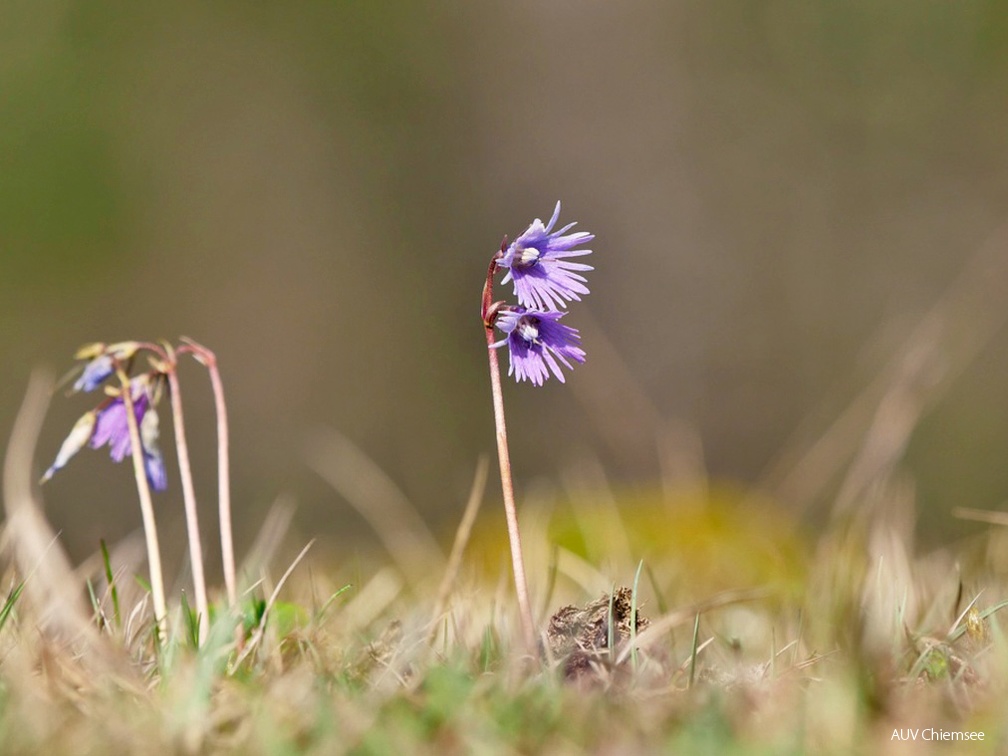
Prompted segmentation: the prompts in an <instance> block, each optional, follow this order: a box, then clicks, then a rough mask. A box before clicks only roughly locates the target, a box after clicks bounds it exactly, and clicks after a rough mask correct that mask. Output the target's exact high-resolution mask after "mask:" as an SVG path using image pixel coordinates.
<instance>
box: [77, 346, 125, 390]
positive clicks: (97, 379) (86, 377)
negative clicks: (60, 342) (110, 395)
mask: <svg viewBox="0 0 1008 756" xmlns="http://www.w3.org/2000/svg"><path fill="white" fill-rule="evenodd" d="M139 346H140V345H139V344H138V343H137V342H135V341H120V342H118V343H116V344H109V345H105V344H103V343H100V342H99V343H96V344H88V345H86V346H83V347H81V348H80V349H79V350H77V359H79V360H82V359H86V360H88V362H87V364H86V365H84V372H83V373H81V375H80V377H79V378H78V379H77V381H76V383H74V386H73V387H74V391H94V390H95V389H96V388H98V387H99V386H100V385H101V384H102V383H104V382H105V379H106V378H108V377H109V376H110V375H112V373H114V372H115V363H116V360H118V361H120V362H122V361H124V360H128V359H129V358H130V357H132V356H133V355H134V354H136V351H137V349H138V348H139Z"/></svg>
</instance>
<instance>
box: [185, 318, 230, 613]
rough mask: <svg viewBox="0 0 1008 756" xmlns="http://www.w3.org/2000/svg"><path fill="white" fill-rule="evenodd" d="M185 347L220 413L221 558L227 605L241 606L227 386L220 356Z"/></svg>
mask: <svg viewBox="0 0 1008 756" xmlns="http://www.w3.org/2000/svg"><path fill="white" fill-rule="evenodd" d="M182 340H183V341H184V342H185V343H186V346H183V347H181V348H180V349H179V352H182V351H183V350H184V351H189V352H191V353H192V355H193V357H195V358H196V359H197V360H198V361H199V362H200V363H202V364H203V365H204V366H205V367H206V369H207V372H208V373H209V374H210V385H211V386H212V387H213V395H214V407H215V408H216V411H217V507H218V511H219V513H220V535H221V559H222V561H223V565H224V585H225V587H226V588H227V596H228V605H229V606H231V607H234V606H235V605H236V604H237V603H238V580H237V577H236V571H235V557H234V535H233V531H232V528H231V467H230V453H229V446H228V417H227V405H226V404H225V403H224V384H223V383H222V382H221V377H220V371H219V370H218V369H217V355H215V354H214V353H213V352H211V351H210V350H209V349H207V348H206V347H205V346H203V345H201V344H197V343H196V342H195V341H193V340H192V339H187V338H183V339H182Z"/></svg>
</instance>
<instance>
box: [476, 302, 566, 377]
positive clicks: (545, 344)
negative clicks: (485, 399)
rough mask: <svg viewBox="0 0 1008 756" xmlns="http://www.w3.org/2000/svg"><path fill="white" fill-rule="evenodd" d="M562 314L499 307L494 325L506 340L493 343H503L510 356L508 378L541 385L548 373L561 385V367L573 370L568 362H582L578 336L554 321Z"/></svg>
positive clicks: (562, 375) (562, 314)
mask: <svg viewBox="0 0 1008 756" xmlns="http://www.w3.org/2000/svg"><path fill="white" fill-rule="evenodd" d="M564 315H566V313H564V312H557V311H555V310H548V311H541V310H529V309H526V308H525V307H520V306H519V307H508V306H505V307H502V308H501V309H500V310H499V311H498V313H497V317H496V319H495V321H494V325H495V326H496V327H497V328H499V329H500V330H501V331H503V332H504V333H506V334H507V338H505V339H502V340H501V341H498V342H497V343H496V344H494V346H495V347H500V346H503V345H504V344H507V346H508V354H509V356H510V363H511V364H510V369H509V370H508V375H514V376H515V379H516V380H518V381H519V382H520V381H524V380H528V381H530V382H531V383H532V384H533V385H535V386H541V385H542V384H543V383H544V382H545V381H546V379H548V378H549V374H550V372H552V373H553V375H555V376H556V378H557V380H558V381H560V382H561V383H563V382H564V374H563V371H562V370H561V369H560V365H561V364H563V365H564V366H565V367H567V368H568V369H573V367H574V366H573V365H572V364H571V361H574V362H584V361H585V353H584V350H583V349H581V346H580V344H581V335H580V334H579V333H578V332H577V329H576V328H571V327H570V326H566V325H563V324H562V323H560V322H558V321H559V320H560V318H562V317H563V316H564Z"/></svg>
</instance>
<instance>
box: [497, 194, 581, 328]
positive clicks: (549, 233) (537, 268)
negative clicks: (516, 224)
mask: <svg viewBox="0 0 1008 756" xmlns="http://www.w3.org/2000/svg"><path fill="white" fill-rule="evenodd" d="M559 217H560V203H559V202H557V204H556V209H555V210H554V211H553V217H552V218H550V222H549V223H547V224H546V225H545V226H544V225H543V222H542V221H541V220H539V219H538V218H536V219H535V220H534V221H532V225H530V226H529V227H528V228H527V229H525V231H524V233H522V235H521V236H519V237H518V238H517V239H515V240H514V241H513V242H512V243H511V245H510V246H509V247H508V248H507V251H505V253H504V255H503V256H502V257H501V258H500V259H499V260H498V261H497V265H498V266H500V267H502V268H508V272H507V275H506V276H504V278H503V280H502V283H507V282H508V281H514V293H515V296H516V297H518V302H519V304H522V305H524V306H525V307H534V308H536V309H539V310H557V309H559V308H561V307H566V306H567V305H566V302H570V301H573V300H577V301H580V299H581V297H580V295H581V294H587V293H588V287H586V286H585V277H584V276H582V275H581V274H580V273H579V272H577V271H588V270H593V268H592V266H590V265H585V264H584V263H576V262H569V261H568V260H567V259H566V258H568V257H582V256H584V255H590V254H591V250H590V249H576V247H579V246H581V245H582V244H587V243H588V242H590V241H591V240H592V239H594V238H595V235H594V234H589V233H588V232H586V231H579V232H577V233H574V234H567V235H566V236H564V234H565V233H566V232H567V231H569V230H570V229H571V228H573V227H574V226H575V225H577V224H575V223H569V224H567V225H566V226H564V227H563V228H561V229H559V230H557V231H553V226H554V225H555V224H556V222H557V218H559Z"/></svg>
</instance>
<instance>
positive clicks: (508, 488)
mask: <svg viewBox="0 0 1008 756" xmlns="http://www.w3.org/2000/svg"><path fill="white" fill-rule="evenodd" d="M486 335H487V347H488V348H487V353H488V355H489V359H490V388H491V390H492V392H493V404H494V423H495V424H496V426H497V458H498V459H499V460H500V474H501V489H502V490H503V493H504V514H505V516H506V518H507V529H508V540H509V541H510V542H511V567H512V569H513V571H514V579H515V593H516V594H517V597H518V612H519V614H520V615H521V624H522V635H523V639H524V641H525V650H526V652H527V653H529V654H530V655H531V656H533V657H535V656H537V644H536V631H535V623H534V622H533V620H532V607H531V605H530V603H529V596H528V583H527V582H526V580H525V559H524V557H522V547H521V533H520V532H519V530H518V509H517V507H516V506H515V498H514V484H513V483H512V481H511V456H510V454H509V453H508V442H507V427H506V426H505V424H504V394H503V392H502V391H501V380H500V364H499V363H498V361H497V350H496V349H494V348H493V346H492V344H493V343H494V337H493V330H492V328H491V327H490V326H487V328H486Z"/></svg>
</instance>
